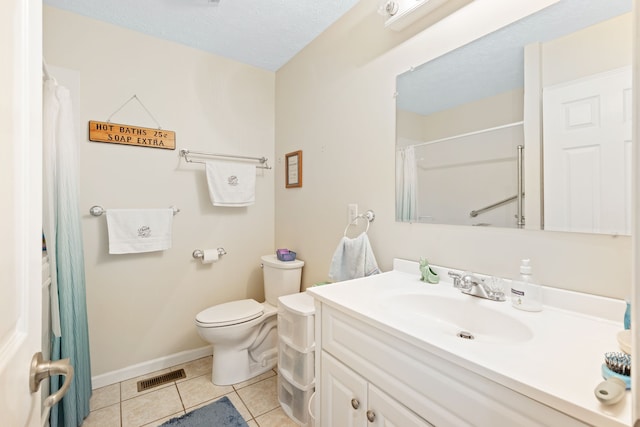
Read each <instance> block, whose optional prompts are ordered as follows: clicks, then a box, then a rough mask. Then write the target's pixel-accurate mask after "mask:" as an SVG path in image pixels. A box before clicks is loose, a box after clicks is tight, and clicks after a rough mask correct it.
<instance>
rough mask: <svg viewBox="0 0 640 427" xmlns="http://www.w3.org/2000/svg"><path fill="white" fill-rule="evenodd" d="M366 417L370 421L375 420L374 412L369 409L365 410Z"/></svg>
mask: <svg viewBox="0 0 640 427" xmlns="http://www.w3.org/2000/svg"><path fill="white" fill-rule="evenodd" d="M367 419H368V420H369V422H370V423H372V422H374V421H375V420H376V413H375V412H373V411H371V410H369V411H367Z"/></svg>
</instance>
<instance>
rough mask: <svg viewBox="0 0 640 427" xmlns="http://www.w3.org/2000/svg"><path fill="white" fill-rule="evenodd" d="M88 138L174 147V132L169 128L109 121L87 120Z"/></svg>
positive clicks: (148, 145) (127, 143)
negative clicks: (153, 127) (144, 126)
mask: <svg viewBox="0 0 640 427" xmlns="http://www.w3.org/2000/svg"><path fill="white" fill-rule="evenodd" d="M89 140H90V141H94V142H109V143H112V144H125V145H137V146H140V147H151V148H165V149H167V150H175V149H176V133H175V132H174V131H171V130H164V129H151V128H141V127H139V126H130V125H120V124H117V123H109V122H96V121H93V120H90V121H89Z"/></svg>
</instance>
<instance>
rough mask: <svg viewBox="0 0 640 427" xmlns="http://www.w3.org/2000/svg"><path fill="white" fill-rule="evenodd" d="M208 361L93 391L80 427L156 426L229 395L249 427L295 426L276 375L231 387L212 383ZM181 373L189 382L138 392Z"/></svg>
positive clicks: (187, 364)
mask: <svg viewBox="0 0 640 427" xmlns="http://www.w3.org/2000/svg"><path fill="white" fill-rule="evenodd" d="M211 362H212V358H211V356H209V357H205V358H202V359H198V360H195V361H193V362H190V363H186V364H183V365H178V366H174V367H172V368H168V369H164V370H162V371H158V372H153V373H150V374H148V375H144V376H142V377H138V378H132V379H130V380H127V381H123V382H121V383H118V384H112V385H109V386H106V387H102V388H99V389H96V390H93V396H92V397H91V413H90V414H89V417H88V418H87V419H86V420H85V421H84V423H83V424H82V426H83V427H143V426H144V427H154V426H159V425H160V424H162V423H164V422H165V421H167V420H169V419H171V418H173V417H177V416H180V415H182V414H184V413H186V412H189V411H190V410H193V409H196V408H198V407H200V406H204V405H206V404H208V403H211V402H213V401H215V400H218V399H219V398H221V397H222V396H227V397H228V398H229V399H230V400H231V402H232V403H233V405H234V406H235V407H236V409H237V410H238V412H240V414H241V415H242V417H243V418H244V419H245V421H247V424H249V427H296V426H297V424H296V423H294V422H293V421H292V420H291V419H290V418H289V417H287V415H286V414H285V413H284V412H283V411H282V409H281V408H280V404H279V402H278V390H277V385H276V381H277V373H276V371H275V370H271V371H268V372H267V373H265V374H262V375H260V376H258V377H256V378H253V379H251V380H249V381H245V382H243V383H240V384H234V385H233V386H222V387H221V386H216V385H214V384H213V383H212V382H211ZM180 368H184V370H185V373H186V374H187V378H184V379H181V380H177V381H174V382H170V383H167V384H163V385H161V386H158V387H154V388H152V389H149V390H146V391H142V392H138V391H137V382H138V381H140V380H141V379H146V378H150V377H153V376H156V375H158V374H163V373H166V372H171V371H173V370H177V369H180Z"/></svg>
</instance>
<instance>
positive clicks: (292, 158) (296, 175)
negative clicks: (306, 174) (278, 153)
mask: <svg viewBox="0 0 640 427" xmlns="http://www.w3.org/2000/svg"><path fill="white" fill-rule="evenodd" d="M285 158H286V162H287V171H286V174H285V187H286V188H292V187H302V150H298V151H294V152H292V153H288V154H286V155H285Z"/></svg>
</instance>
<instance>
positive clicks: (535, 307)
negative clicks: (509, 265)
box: [511, 259, 542, 311]
mask: <svg viewBox="0 0 640 427" xmlns="http://www.w3.org/2000/svg"><path fill="white" fill-rule="evenodd" d="M511 305H513V306H514V307H515V308H517V309H519V310H525V311H541V310H542V287H541V286H540V285H538V284H535V283H534V281H533V277H532V275H531V261H530V260H528V259H523V260H522V262H521V264H520V278H519V280H514V281H512V282H511Z"/></svg>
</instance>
